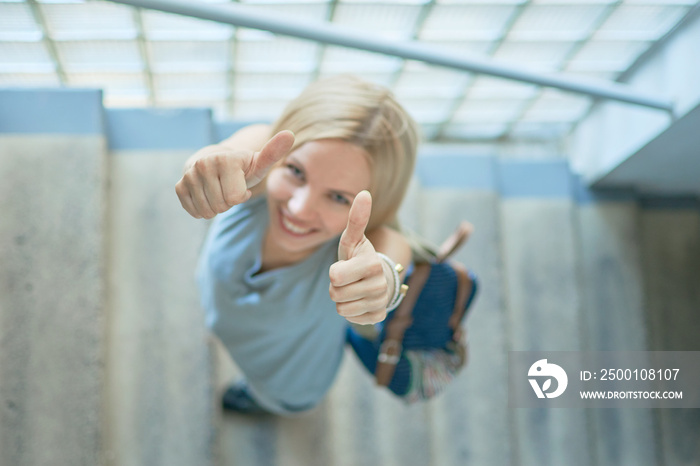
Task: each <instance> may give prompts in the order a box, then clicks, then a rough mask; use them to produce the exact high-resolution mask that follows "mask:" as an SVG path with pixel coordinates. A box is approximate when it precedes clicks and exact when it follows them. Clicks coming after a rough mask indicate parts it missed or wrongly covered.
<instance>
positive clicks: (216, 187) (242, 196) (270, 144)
mask: <svg viewBox="0 0 700 466" xmlns="http://www.w3.org/2000/svg"><path fill="white" fill-rule="evenodd" d="M293 145H294V134H293V133H292V132H291V131H280V132H279V133H277V134H275V135H274V136H273V137H272V138H270V140H269V141H267V143H266V144H265V145H264V146H263V148H262V149H260V150H259V151H258V152H255V151H253V150H248V149H234V148H232V147H229V146H226V145H223V144H215V145H212V146H207V147H205V148H203V149H201V150H199V151H198V152H197V153H195V154H194V156H192V158H191V159H190V160H192V162H190V161H188V164H187V166H186V167H185V173H184V175H183V176H182V178H181V179H180V181H178V182H177V184H176V185H175V192H176V193H177V196H178V198H179V199H180V203H181V204H182V207H183V208H184V209H185V210H186V211H187V212H188V213H189V214H190V215H192V216H193V217H194V218H207V219H208V218H213V217H215V216H216V214H219V213H221V212H226V211H227V210H229V209H230V208H231V207H233V206H234V205H237V204H241V203H243V202H245V201H247V200H248V199H250V197H251V195H252V192H251V191H250V188H252V187H253V186H255V185H257V184H258V183H260V182H261V181H262V180H263V179H264V178H265V176H266V175H267V173H268V172H269V171H270V169H271V168H272V166H273V165H274V164H275V163H277V161H279V160H280V159H282V157H284V156H285V155H286V154H287V152H289V150H290V149H291V148H292V146H293Z"/></svg>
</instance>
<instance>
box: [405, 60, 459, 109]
mask: <svg viewBox="0 0 700 466" xmlns="http://www.w3.org/2000/svg"><path fill="white" fill-rule="evenodd" d="M411 65H412V66H410V67H409V66H407V67H406V69H405V70H404V72H403V73H401V75H400V77H399V78H398V80H397V82H396V84H395V85H394V93H395V94H396V96H397V97H398V98H399V100H401V99H403V98H410V97H439V98H450V99H454V98H456V97H459V96H460V95H461V94H462V93H463V92H464V88H465V87H466V85H467V84H468V83H469V82H470V80H471V79H473V76H472V75H471V74H469V73H463V72H459V71H455V70H450V69H447V68H438V67H435V66H428V65H425V64H422V63H417V62H414V63H412V64H411Z"/></svg>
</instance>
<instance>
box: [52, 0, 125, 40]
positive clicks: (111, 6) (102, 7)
mask: <svg viewBox="0 0 700 466" xmlns="http://www.w3.org/2000/svg"><path fill="white" fill-rule="evenodd" d="M40 8H41V11H42V13H43V16H44V18H45V20H46V32H47V34H48V35H49V36H51V38H52V39H55V40H90V39H133V38H135V37H136V35H137V31H136V23H135V22H134V12H133V9H132V8H130V7H127V6H124V5H117V4H115V3H108V2H89V3H84V4H83V3H74V4H44V5H41V6H40Z"/></svg>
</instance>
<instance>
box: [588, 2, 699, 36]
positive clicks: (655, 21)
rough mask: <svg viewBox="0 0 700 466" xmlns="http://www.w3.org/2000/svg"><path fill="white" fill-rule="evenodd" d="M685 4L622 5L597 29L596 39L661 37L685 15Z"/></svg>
mask: <svg viewBox="0 0 700 466" xmlns="http://www.w3.org/2000/svg"><path fill="white" fill-rule="evenodd" d="M686 11H687V8H686V7H683V6H662V5H621V6H620V7H619V8H617V9H616V10H615V11H614V12H613V14H612V15H610V17H609V18H608V19H607V20H606V21H605V22H604V23H603V24H602V25H601V26H600V27H599V28H598V29H597V31H596V33H595V35H594V36H593V38H594V39H596V40H636V41H652V40H657V39H659V38H660V37H661V36H662V35H664V34H665V33H666V32H667V31H668V30H669V29H671V27H673V26H674V25H675V24H677V23H678V21H679V20H680V19H681V18H682V17H683V15H685V13H686Z"/></svg>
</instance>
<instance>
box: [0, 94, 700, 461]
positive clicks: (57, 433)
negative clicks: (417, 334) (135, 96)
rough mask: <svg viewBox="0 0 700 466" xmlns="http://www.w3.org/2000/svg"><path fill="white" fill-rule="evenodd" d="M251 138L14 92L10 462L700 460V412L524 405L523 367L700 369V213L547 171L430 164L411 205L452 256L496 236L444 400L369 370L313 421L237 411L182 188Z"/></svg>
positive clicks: (347, 371) (2, 101)
mask: <svg viewBox="0 0 700 466" xmlns="http://www.w3.org/2000/svg"><path fill="white" fill-rule="evenodd" d="M37 115H43V116H44V117H41V118H39V117H37ZM234 129H235V125H216V124H214V123H212V120H211V114H210V112H209V111H208V110H203V109H200V110H198V109H189V110H172V111H154V110H151V111H149V110H104V109H103V108H102V105H101V95H100V93H99V92H98V91H65V90H63V91H0V212H1V213H2V214H1V215H0V264H2V266H0V465H1V466H5V465H8V466H9V465H13V466H14V465H28V466H34V465H46V464H51V465H58V466H62V465H70V466H74V465H96V464H102V465H120V466H121V465H149V466H151V465H168V466H186V465H187V466H189V465H202V466H206V465H212V466H214V465H222V466H223V465H245V466H248V465H251V466H254V465H304V466H307V465H319V466H321V465H323V466H326V465H338V466H339V465H348V466H355V465H363V466H364V465H402V466H403V465H421V466H422V465H427V464H430V465H439V466H443V465H445V466H451V465H470V466H471V465H476V466H478V465H487V466H492V465H516V466H520V465H522V466H529V465H538V466H539V465H543V466H546V465H553V466H554V465H557V466H558V465H562V464H566V465H581V466H584V465H606V466H607V465H611V466H612V465H644V466H647V465H649V466H651V465H659V466H661V465H664V466H676V465H678V466H680V465H698V464H700V450H699V449H700V447H699V446H698V445H700V414H698V413H700V410H689V409H686V410H678V409H677V410H660V409H656V410H651V409H635V410H613V409H597V410H596V409H592V410H575V409H563V410H561V409H560V410H547V411H544V410H534V409H532V410H530V409H512V408H509V407H508V358H509V356H508V354H509V353H508V352H509V351H519V350H560V351H586V350H590V351H613V350H627V351H634V350H686V351H691V350H692V351H698V350H700V337H699V336H698V335H700V312H698V310H699V309H700V291H699V289H700V288H699V287H698V283H700V208H698V204H697V203H692V202H687V201H683V202H679V201H675V200H673V199H670V200H669V199H640V198H639V197H638V196H636V195H635V194H634V193H630V192H613V191H610V192H604V193H600V192H591V191H589V190H587V189H586V188H585V187H584V186H582V185H581V183H580V181H579V180H578V178H577V177H576V176H573V175H571V173H570V170H569V167H568V165H567V164H566V163H565V162H564V161H563V160H559V159H558V160H542V159H538V160H534V159H532V160H531V159H529V158H528V154H527V153H524V154H520V155H519V159H518V160H512V159H500V158H499V157H496V156H481V157H453V156H449V155H440V154H437V155H430V156H422V157H421V159H420V160H419V169H418V175H417V176H416V178H415V179H414V181H413V183H412V186H411V190H410V192H409V194H408V197H407V199H406V201H405V203H404V206H403V207H402V210H401V218H402V222H403V223H404V225H406V226H407V227H409V228H411V229H412V230H414V231H416V232H417V233H419V234H420V235H422V236H423V237H425V238H426V239H427V240H429V241H432V242H433V243H438V242H439V241H441V240H442V239H443V238H444V237H445V236H446V235H447V234H448V233H449V232H450V231H451V230H452V229H453V228H454V227H455V226H456V224H457V223H458V221H459V220H461V219H468V220H469V221H471V222H472V223H474V224H475V225H476V232H475V234H474V235H473V237H472V239H470V241H469V243H468V245H467V246H466V247H465V248H463V249H462V250H461V251H460V252H459V254H458V257H457V258H458V259H459V260H461V261H462V262H464V263H466V264H467V265H468V266H469V267H471V268H473V269H474V270H475V271H477V273H478V275H479V277H480V279H481V283H482V288H481V292H480V295H479V296H478V299H477V301H476V303H475V306H474V308H473V309H472V314H471V316H470V317H469V319H468V326H467V327H468V336H469V344H470V361H469V365H468V367H467V369H466V370H465V371H464V372H463V373H462V374H461V375H460V376H459V377H458V378H457V379H456V380H455V381H454V382H453V383H452V384H451V385H450V387H449V388H448V389H447V391H446V392H445V393H444V395H442V396H440V397H438V398H437V399H435V400H433V401H431V402H428V403H424V404H419V405H413V406H408V407H406V406H404V405H403V404H402V403H401V402H400V401H398V400H396V399H395V398H393V397H392V396H391V395H389V394H388V393H387V392H385V391H382V390H378V389H376V388H375V387H374V386H373V381H372V379H371V378H370V377H369V375H368V374H366V373H365V371H364V369H363V368H362V367H361V366H360V364H359V362H358V361H357V359H356V358H355V356H354V355H353V354H352V353H351V352H350V351H349V350H348V351H347V352H346V357H345V359H344V361H343V365H342V368H341V370H340V373H339V375H338V378H337V380H336V383H335V384H334V386H333V388H332V389H331V391H330V393H329V395H328V397H327V398H326V399H325V400H324V402H323V403H322V404H321V405H320V406H318V407H317V408H315V409H314V410H312V411H310V412H308V413H305V414H303V415H301V416H299V417H296V418H292V419H283V418H274V417H271V418H262V419H254V418H246V417H242V416H236V415H231V414H224V413H222V412H221V411H220V409H219V401H218V399H219V396H220V394H221V391H222V390H223V389H224V388H225V386H226V384H227V383H228V382H229V381H230V380H231V379H233V378H234V377H235V376H236V374H237V372H238V369H237V367H236V366H235V363H234V362H233V361H231V359H230V358H229V357H228V355H227V354H226V352H225V350H224V349H223V348H222V346H221V345H220V343H218V342H217V341H216V339H215V338H213V337H210V336H208V334H207V331H206V329H205V328H204V323H203V316H202V312H201V310H200V309H199V303H198V297H197V291H196V286H195V281H194V266H195V262H196V259H197V254H198V252H199V248H200V246H201V243H202V241H203V239H204V235H205V234H206V231H207V227H208V222H206V221H201V220H194V219H192V218H190V217H189V216H188V215H187V213H186V212H185V211H184V210H183V209H182V208H181V206H180V204H179V201H178V200H177V196H176V195H175V192H174V185H175V183H176V182H177V180H178V179H179V177H180V175H181V170H182V165H183V162H184V160H185V159H186V158H187V157H188V156H189V155H190V154H191V153H192V152H193V151H194V150H196V149H197V148H199V147H201V146H203V145H205V144H208V143H210V142H212V141H215V140H217V139H220V138H221V137H223V135H225V134H227V133H230V132H231V131H232V130H234Z"/></svg>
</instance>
